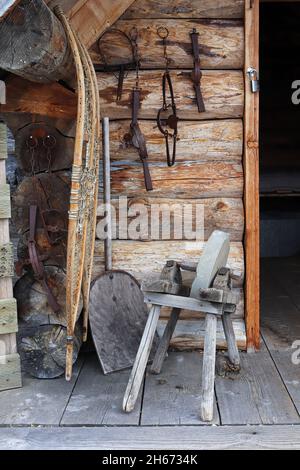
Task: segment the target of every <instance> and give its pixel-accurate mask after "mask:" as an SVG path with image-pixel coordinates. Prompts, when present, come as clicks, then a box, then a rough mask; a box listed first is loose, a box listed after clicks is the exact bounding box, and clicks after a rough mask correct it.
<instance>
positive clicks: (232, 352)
mask: <svg viewBox="0 0 300 470" xmlns="http://www.w3.org/2000/svg"><path fill="white" fill-rule="evenodd" d="M222 323H223V328H224V333H225V337H226V341H227V347H228V357H229V360H230V362H231V363H232V364H233V365H234V366H236V367H239V366H240V355H239V350H238V347H237V343H236V338H235V333H234V329H233V324H232V318H231V316H230V314H229V313H226V312H224V313H223V315H222Z"/></svg>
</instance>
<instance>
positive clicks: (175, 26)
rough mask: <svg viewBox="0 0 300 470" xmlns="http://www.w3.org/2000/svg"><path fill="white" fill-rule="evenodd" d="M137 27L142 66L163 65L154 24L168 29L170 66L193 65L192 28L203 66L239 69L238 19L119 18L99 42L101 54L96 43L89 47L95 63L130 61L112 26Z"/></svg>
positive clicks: (241, 39)
mask: <svg viewBox="0 0 300 470" xmlns="http://www.w3.org/2000/svg"><path fill="white" fill-rule="evenodd" d="M133 26H135V27H136V28H137V30H138V34H139V36H138V51H139V58H140V66H141V68H143V69H151V68H162V67H164V66H165V58H164V54H163V46H162V39H161V38H159V37H158V35H157V28H158V27H164V28H167V30H168V31H169V36H168V43H167V46H168V47H167V54H168V57H169V60H170V63H169V67H170V68H178V69H180V68H193V64H194V62H193V55H192V46H191V38H190V35H189V33H190V32H191V31H192V30H193V29H194V28H195V29H196V30H197V31H198V32H199V45H200V61H201V67H202V68H204V69H242V68H243V63H244V30H243V22H242V21H239V20H207V19H205V20H201V19H197V20H196V19H193V20H186V19H185V20H179V19H177V20H168V19H159V20H157V21H153V20H147V19H144V18H143V19H140V20H128V21H126V20H120V21H117V23H115V25H114V27H113V30H112V31H111V32H108V33H106V34H105V36H104V37H103V38H102V40H101V42H100V47H101V52H102V58H101V56H100V54H99V48H98V45H96V46H95V47H94V48H93V49H92V53H93V54H92V58H93V61H94V62H95V63H100V64H101V63H102V64H103V57H104V58H105V60H106V62H107V63H108V64H120V63H122V62H130V61H132V53H131V50H130V45H129V44H128V41H126V39H125V38H124V37H123V36H122V35H121V34H117V33H116V32H115V29H119V30H121V31H124V32H125V33H126V34H127V35H128V34H130V31H131V29H132V27H133Z"/></svg>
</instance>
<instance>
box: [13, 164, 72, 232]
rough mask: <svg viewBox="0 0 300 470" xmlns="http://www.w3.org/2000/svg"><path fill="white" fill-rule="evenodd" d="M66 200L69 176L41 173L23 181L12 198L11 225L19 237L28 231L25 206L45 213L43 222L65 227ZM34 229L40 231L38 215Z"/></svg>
mask: <svg viewBox="0 0 300 470" xmlns="http://www.w3.org/2000/svg"><path fill="white" fill-rule="evenodd" d="M69 197H70V173H69V172H67V171H61V172H57V173H41V174H38V175H36V176H35V177H34V178H33V177H25V178H24V179H23V181H22V182H21V183H20V184H19V186H18V187H17V190H16V191H15V193H14V195H13V214H12V219H13V224H14V226H15V227H16V229H17V231H18V232H19V233H24V232H26V231H27V230H28V229H29V206H30V205H37V206H39V208H40V210H42V211H45V213H44V215H45V217H46V219H47V220H48V219H49V218H50V219H51V220H52V218H54V219H55V220H54V223H59V226H60V227H61V228H62V229H63V227H66V226H67V220H68V210H69ZM37 228H43V224H42V220H41V217H39V214H38V220H37Z"/></svg>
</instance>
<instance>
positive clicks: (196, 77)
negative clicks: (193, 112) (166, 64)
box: [190, 28, 205, 113]
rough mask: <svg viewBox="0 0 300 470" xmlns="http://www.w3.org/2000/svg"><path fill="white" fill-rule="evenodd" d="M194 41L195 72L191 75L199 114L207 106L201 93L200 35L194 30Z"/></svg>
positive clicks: (192, 36)
mask: <svg viewBox="0 0 300 470" xmlns="http://www.w3.org/2000/svg"><path fill="white" fill-rule="evenodd" d="M190 36H191V41H192V52H193V57H194V70H193V72H192V73H191V78H192V81H193V83H194V90H195V95H196V102H197V106H198V111H199V113H204V112H205V105H204V101H203V96H202V92H201V78H202V72H201V68H200V49H199V33H198V32H197V31H196V29H195V28H193V31H192V32H191V33H190Z"/></svg>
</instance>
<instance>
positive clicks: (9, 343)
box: [0, 82, 21, 391]
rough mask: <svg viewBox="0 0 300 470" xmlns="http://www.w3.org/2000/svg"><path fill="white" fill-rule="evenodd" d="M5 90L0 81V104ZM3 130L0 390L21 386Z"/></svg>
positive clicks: (1, 127)
mask: <svg viewBox="0 0 300 470" xmlns="http://www.w3.org/2000/svg"><path fill="white" fill-rule="evenodd" d="M4 102H5V87H4V84H3V82H0V103H2V104H3V103H4ZM6 158H7V127H6V125H5V124H4V123H3V122H0V190H1V191H0V253H1V256H0V299H1V300H0V303H1V314H0V391H1V390H8V389H10V388H16V387H21V368H20V358H19V355H18V354H17V346H16V332H17V329H18V327H17V304H16V301H15V299H13V285H12V275H13V255H12V245H11V244H10V243H9V218H10V193H9V186H8V185H7V184H6V167H5V160H6Z"/></svg>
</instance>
